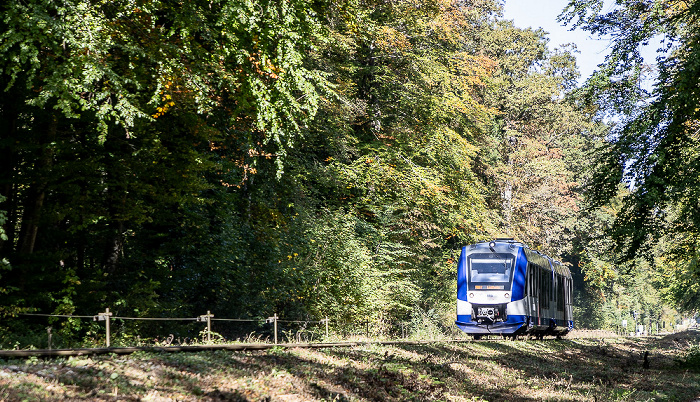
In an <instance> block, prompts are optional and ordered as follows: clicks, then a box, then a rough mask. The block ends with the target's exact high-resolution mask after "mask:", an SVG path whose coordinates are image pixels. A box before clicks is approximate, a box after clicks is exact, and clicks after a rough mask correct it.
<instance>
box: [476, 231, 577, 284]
mask: <svg viewBox="0 0 700 402" xmlns="http://www.w3.org/2000/svg"><path fill="white" fill-rule="evenodd" d="M492 246H494V247H497V248H501V247H508V248H509V249H511V250H513V249H516V248H522V250H523V252H524V253H525V257H526V258H527V260H528V261H529V262H531V263H533V264H535V265H538V266H540V267H541V268H543V269H546V270H548V271H553V272H555V273H556V274H558V275H561V276H565V277H569V278H571V270H570V269H569V267H567V266H566V265H564V264H562V263H561V262H559V261H556V260H554V259H552V258H551V257H548V256H546V255H544V254H542V253H540V252H539V251H537V250H533V249H531V248H529V247H528V246H527V245H525V244H524V243H522V242H519V241H516V240H515V239H513V238H496V239H495V240H490V241H482V242H479V243H476V244H471V245H468V246H465V247H466V248H467V249H468V250H477V249H480V248H489V249H490V248H491V247H492ZM504 251H505V250H504Z"/></svg>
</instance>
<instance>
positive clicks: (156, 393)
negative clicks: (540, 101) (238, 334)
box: [0, 332, 700, 401]
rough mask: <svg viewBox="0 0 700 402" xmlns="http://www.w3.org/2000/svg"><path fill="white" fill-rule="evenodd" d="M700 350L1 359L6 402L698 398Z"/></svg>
mask: <svg viewBox="0 0 700 402" xmlns="http://www.w3.org/2000/svg"><path fill="white" fill-rule="evenodd" d="M698 342H700V335H699V334H698V333H697V332H686V333H682V334H676V335H669V336H666V337H661V338H653V337H649V338H606V339H601V340H597V339H592V338H584V339H572V340H562V341H555V340H545V341H534V340H532V341H501V340H493V341H490V340H489V341H482V342H470V343H461V344H450V343H435V344H429V345H419V346H376V345H367V346H362V347H352V348H340V349H325V350H309V349H291V350H281V349H277V350H274V349H273V350H271V351H266V352H230V351H229V352H226V351H217V352H200V353H180V354H157V353H137V354H134V355H130V356H127V357H120V356H104V357H92V358H71V359H55V360H45V361H44V360H38V359H30V360H21V361H20V360H15V361H5V362H0V401H25V400H27V401H34V400H42V401H43V400H102V401H114V400H124V401H129V400H134V401H136V400H144V401H197V400H205V401H219V400H227V401H321V400H337V401H356V400H357V401H365V400H368V401H405V400H416V401H425V400H442V401H481V400H487V401H647V400H649V401H657V400H658V401H662V400H673V401H691V400H694V399H696V398H700V372H698V371H696V370H693V367H684V366H682V365H680V364H679V360H683V359H684V356H686V353H688V351H692V350H695V349H697V348H698V345H699V343H698ZM645 351H648V352H649V357H648V362H649V368H646V369H645V368H644V367H643V355H644V352H645ZM695 369H697V368H695Z"/></svg>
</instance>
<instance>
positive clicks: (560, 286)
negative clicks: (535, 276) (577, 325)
mask: <svg viewBox="0 0 700 402" xmlns="http://www.w3.org/2000/svg"><path fill="white" fill-rule="evenodd" d="M557 295H558V297H557V310H559V311H564V298H565V297H566V291H565V290H564V277H562V276H557Z"/></svg>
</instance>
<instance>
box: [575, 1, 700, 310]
mask: <svg viewBox="0 0 700 402" xmlns="http://www.w3.org/2000/svg"><path fill="white" fill-rule="evenodd" d="M601 7H602V2H599V1H571V2H570V3H569V7H568V10H567V12H566V13H564V14H563V16H562V18H563V19H565V20H566V21H572V22H573V23H574V25H575V26H576V25H580V26H582V27H583V28H584V29H587V30H589V31H591V32H592V33H594V34H601V35H612V36H613V37H614V38H615V40H614V41H613V44H612V52H611V54H610V56H608V58H607V59H606V62H605V64H604V66H602V68H601V69H600V71H598V73H597V74H596V75H594V77H592V78H591V79H590V80H589V82H588V84H587V87H586V92H587V95H586V96H587V97H588V98H589V99H591V100H592V101H593V102H595V103H596V104H597V105H599V113H600V114H601V115H612V116H617V120H618V121H619V122H620V124H618V125H616V126H615V127H614V130H613V132H612V135H610V136H608V137H606V138H605V142H606V146H605V147H603V148H601V151H600V152H599V153H598V157H597V158H596V163H595V164H596V169H595V170H596V173H595V174H594V175H593V177H592V179H593V180H591V181H590V183H589V188H590V189H591V191H590V195H591V200H592V203H593V204H594V205H598V206H600V205H604V204H606V203H607V202H609V201H610V200H611V199H612V198H613V197H615V195H616V194H615V190H616V188H617V186H618V185H619V183H620V182H621V181H622V182H624V183H625V184H626V185H627V186H628V187H629V189H630V191H629V192H627V193H626V194H625V195H624V197H623V198H622V205H621V207H620V210H619V213H618V214H617V215H616V218H615V223H614V225H612V226H611V227H610V231H609V232H610V235H611V236H612V237H613V238H614V239H615V240H616V244H615V246H616V247H615V251H614V252H615V254H616V255H617V256H619V258H618V260H619V261H635V260H638V261H639V259H640V258H644V259H645V260H647V261H650V262H655V263H661V264H662V265H659V266H658V268H657V269H658V270H660V271H661V272H665V273H666V274H665V277H666V280H664V281H663V282H664V285H663V286H664V287H665V289H666V290H665V291H664V292H665V294H666V295H668V296H669V297H670V300H672V301H674V302H675V303H676V304H677V305H678V306H679V307H681V308H682V309H684V310H686V311H693V310H696V309H697V308H698V306H700V305H699V304H698V300H697V298H696V297H695V296H694V295H696V293H697V289H696V287H695V286H694V285H693V284H694V283H695V282H697V281H696V279H694V278H697V276H696V270H695V268H694V266H695V264H694V262H693V261H694V260H695V258H696V253H695V252H694V250H695V247H694V246H693V245H692V241H690V242H687V241H686V240H685V239H692V238H695V237H697V233H698V221H697V217H698V216H700V215H698V213H697V202H695V200H697V195H698V191H699V190H698V189H699V188H700V187H699V186H698V184H697V183H696V182H695V181H693V180H692V179H690V178H691V177H693V176H694V174H695V173H694V172H695V171H696V170H697V165H698V152H697V150H698V145H697V144H698V141H697V128H696V125H697V120H698V115H697V113H698V111H697V110H696V107H695V106H694V105H696V104H697V100H698V91H697V77H698V71H697V68H698V65H699V64H698V62H697V60H698V49H700V46H698V44H699V43H700V42H699V38H700V36H698V30H697V22H696V20H697V16H698V14H699V13H700V8H699V6H698V4H695V3H685V2H676V1H659V2H643V3H634V4H631V3H630V4H626V3H625V4H622V3H621V4H618V6H617V7H615V8H614V9H612V10H610V11H608V12H606V13H601ZM659 36H661V37H663V38H664V40H663V43H662V44H661V46H660V48H659V49H658V51H657V53H658V57H657V71H658V72H657V73H656V74H648V73H647V71H648V68H647V66H646V65H645V64H644V63H645V62H644V60H642V58H641V56H640V49H641V47H642V46H645V45H647V44H648V42H649V41H650V39H652V38H654V37H659ZM645 83H646V84H647V85H644V84H645ZM649 84H651V86H652V91H651V92H650V93H648V92H647V91H645V90H644V89H643V88H645V87H649ZM666 252H669V253H672V254H673V255H674V256H675V257H676V259H675V260H671V259H666V258H661V259H658V258H655V256H661V255H662V254H664V253H666ZM671 277H673V278H672V279H671Z"/></svg>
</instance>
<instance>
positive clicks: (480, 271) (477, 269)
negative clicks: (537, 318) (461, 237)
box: [455, 240, 527, 336]
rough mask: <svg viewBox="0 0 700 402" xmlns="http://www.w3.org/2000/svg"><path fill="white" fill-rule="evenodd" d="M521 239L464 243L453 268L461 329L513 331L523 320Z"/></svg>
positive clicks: (483, 332) (522, 326)
mask: <svg viewBox="0 0 700 402" xmlns="http://www.w3.org/2000/svg"><path fill="white" fill-rule="evenodd" d="M526 268H527V259H526V257H525V253H524V252H523V247H522V244H521V243H517V242H515V241H512V240H496V241H491V242H484V243H478V244H473V245H470V246H465V247H463V248H462V254H461V255H460V257H459V266H458V269H457V321H456V322H455V324H457V326H458V327H459V328H460V329H461V330H462V331H464V332H466V333H468V334H472V335H475V336H479V335H487V334H503V335H506V334H509V335H517V334H519V333H521V332H523V331H524V330H525V329H526V327H525V324H526V322H527V316H526V312H525V310H526V306H525V299H524V296H525V294H524V293H525V271H526Z"/></svg>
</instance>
